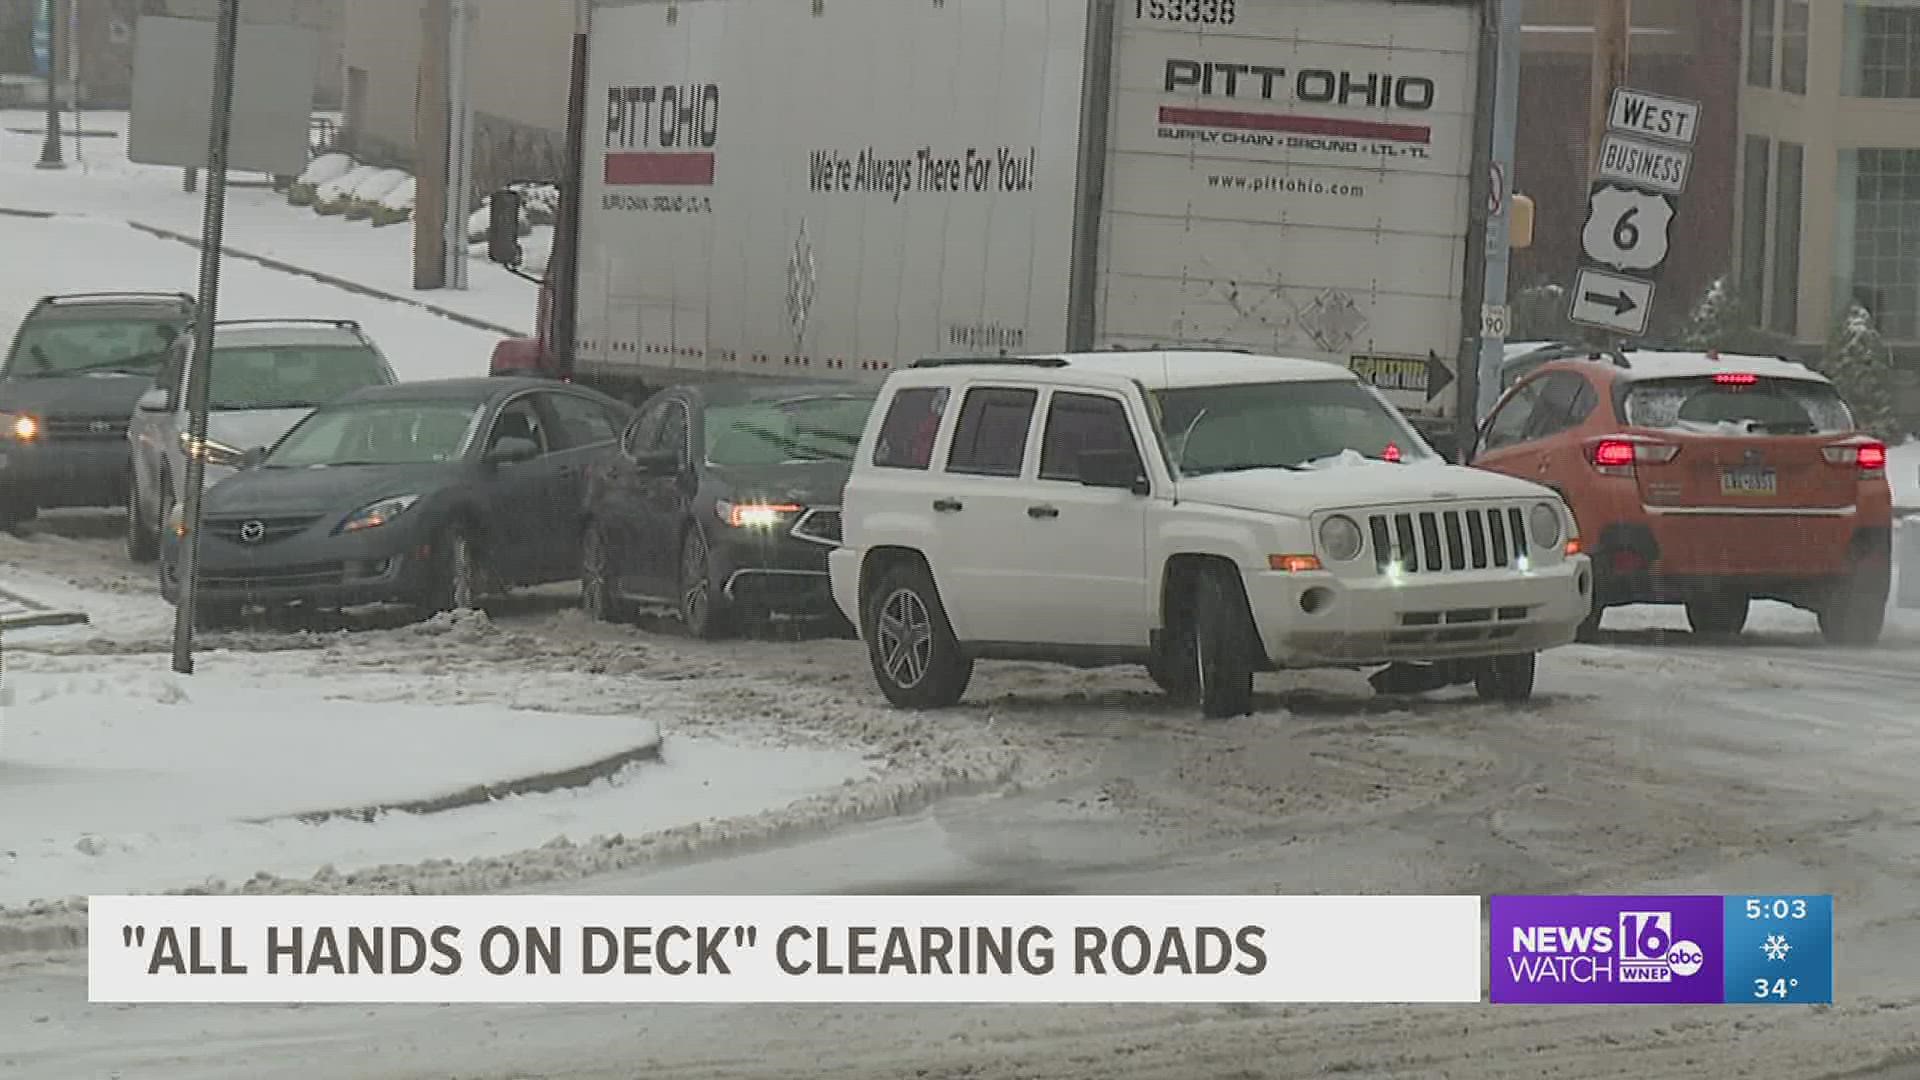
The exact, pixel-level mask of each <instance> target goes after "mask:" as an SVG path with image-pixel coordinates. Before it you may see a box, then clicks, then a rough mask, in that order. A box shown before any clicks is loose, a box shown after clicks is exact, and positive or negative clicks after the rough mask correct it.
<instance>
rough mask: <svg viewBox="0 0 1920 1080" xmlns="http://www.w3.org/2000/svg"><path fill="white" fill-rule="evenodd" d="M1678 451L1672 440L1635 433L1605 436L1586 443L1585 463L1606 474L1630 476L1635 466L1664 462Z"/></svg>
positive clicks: (1669, 459)
mask: <svg viewBox="0 0 1920 1080" xmlns="http://www.w3.org/2000/svg"><path fill="white" fill-rule="evenodd" d="M1679 453H1680V448H1679V447H1678V446H1675V445H1674V444H1673V443H1663V442H1659V441H1656V440H1654V439H1646V438H1641V437H1640V436H1638V435H1608V436H1605V437H1604V438H1599V439H1595V440H1593V441H1592V442H1590V443H1588V444H1587V463H1588V464H1589V465H1592V466H1593V470H1594V471H1595V472H1597V473H1602V474H1604V475H1607V476H1632V475H1633V467H1634V466H1635V465H1665V464H1666V463H1667V462H1669V461H1672V460H1673V459H1674V457H1675V456H1677V455H1678V454H1679Z"/></svg>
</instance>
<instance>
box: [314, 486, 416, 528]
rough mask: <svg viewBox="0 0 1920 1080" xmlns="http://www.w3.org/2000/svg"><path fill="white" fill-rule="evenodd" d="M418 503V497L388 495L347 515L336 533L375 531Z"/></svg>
mask: <svg viewBox="0 0 1920 1080" xmlns="http://www.w3.org/2000/svg"><path fill="white" fill-rule="evenodd" d="M419 501H420V496H418V495H389V496H388V497H386V498H384V499H378V500H375V501H374V502H370V503H368V504H367V505H365V506H363V507H361V508H360V509H358V510H355V511H354V512H353V513H351V514H348V515H347V516H346V517H345V518H343V519H342V520H341V522H340V526H339V528H336V529H335V530H333V531H334V532H336V533H350V532H360V531H361V530H363V529H377V528H379V527H380V526H382V525H385V524H386V523H387V522H389V521H392V520H393V519H394V518H397V517H399V516H400V515H401V514H404V513H406V512H407V511H408V509H410V508H411V507H412V506H413V504H414V503H417V502H419Z"/></svg>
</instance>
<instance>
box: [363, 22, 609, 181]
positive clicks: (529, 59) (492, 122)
mask: <svg viewBox="0 0 1920 1080" xmlns="http://www.w3.org/2000/svg"><path fill="white" fill-rule="evenodd" d="M468 3H469V7H470V9H471V10H472V11H473V17H472V20H473V21H472V24H471V35H472V36H471V38H470V45H471V51H470V52H469V53H468V54H467V55H468V58H469V59H468V69H467V70H468V71H470V72H472V76H471V79H470V85H471V86H472V100H473V112H474V183H475V185H476V186H477V187H478V189H479V190H482V191H485V190H488V189H490V188H493V187H497V186H500V185H503V184H508V183H513V182H516V181H521V180H532V181H547V182H551V181H555V180H558V179H560V178H561V176H562V175H563V173H564V168H565V166H564V163H565V160H566V117H567V82H568V79H567V76H568V71H567V67H568V64H569V62H570V60H571V57H572V41H573V4H572V2H571V0H468ZM425 39H426V2H425V0H346V49H345V61H344V63H345V74H344V77H345V82H346V102H347V103H346V109H345V112H346V117H345V133H346V138H347V140H348V141H347V144H346V146H345V148H346V149H349V150H350V151H351V152H352V153H354V154H355V155H356V156H358V157H359V158H360V159H361V160H364V161H370V162H374V163H377V164H383V165H393V166H396V167H401V168H406V167H410V166H411V165H412V159H413V156H414V106H415V104H416V102H417V101H418V96H417V95H418V93H419V83H420V53H421V45H422V43H423V41H425Z"/></svg>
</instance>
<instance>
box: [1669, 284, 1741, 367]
mask: <svg viewBox="0 0 1920 1080" xmlns="http://www.w3.org/2000/svg"><path fill="white" fill-rule="evenodd" d="M1751 325H1752V323H1751V320H1749V319H1748V318H1747V306H1746V303H1745V301H1744V300H1742V299H1741V297H1740V293H1739V290H1738V289H1736V288H1735V287H1734V284H1733V279H1732V275H1730V274H1722V275H1720V276H1719V277H1717V278H1715V279H1713V284H1711V285H1709V286H1707V291H1706V292H1705V293H1704V294H1703V295H1702V296H1701V297H1700V301H1699V303H1697V304H1695V305H1694V306H1693V311H1692V313H1691V314H1690V315H1689V316H1688V317H1687V325H1686V327H1685V329H1683V330H1682V331H1681V332H1680V343H1681V344H1682V345H1685V346H1687V347H1688V348H1691V349H1725V348H1729V347H1731V346H1732V344H1733V343H1734V342H1735V341H1736V340H1738V339H1739V338H1740V337H1742V336H1743V334H1744V332H1745V331H1746V330H1747V329H1748V328H1749V327H1750V326H1751Z"/></svg>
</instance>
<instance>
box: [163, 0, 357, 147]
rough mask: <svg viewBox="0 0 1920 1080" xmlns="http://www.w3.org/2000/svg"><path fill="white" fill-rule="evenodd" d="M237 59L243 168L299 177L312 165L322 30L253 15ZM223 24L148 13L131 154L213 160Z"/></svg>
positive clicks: (236, 132)
mask: <svg viewBox="0 0 1920 1080" xmlns="http://www.w3.org/2000/svg"><path fill="white" fill-rule="evenodd" d="M239 34H240V37H239V43H238V46H237V49H236V52H235V60H234V64H235V66H234V98H235V100H237V101H241V102H244V103H245V104H244V105H243V107H241V108H238V109H235V110H234V113H233V132H232V136H233V147H232V150H231V151H230V155H231V156H230V157H229V159H228V163H227V167H228V168H229V169H232V170H234V171H236V172H262V173H272V174H275V175H284V176H298V175H299V174H300V173H301V172H302V171H304V170H305V169H306V167H307V160H308V145H307V140H308V128H309V126H310V121H311V120H312V118H313V80H312V79H296V78H292V77H290V76H289V75H288V72H299V71H312V70H313V66H314V64H316V63H318V57H319V55H320V39H319V34H317V33H316V32H314V31H313V30H310V29H307V28H306V27H303V26H288V25H271V24H251V23H250V24H248V25H243V26H241V27H240V29H239ZM213 59H214V24H213V23H210V22H206V21H203V20H200V19H180V18H172V17H168V16H162V15H142V16H140V23H139V27H138V30H137V32H136V34H135V37H134V47H133V109H132V112H131V115H130V116H129V117H128V121H127V157H128V159H130V160H132V161H135V162H138V163H140V164H143V165H172V166H176V167H178V168H182V169H204V168H207V150H208V136H209V134H210V128H211V124H212V121H211V116H212V113H213V108H212V102H213V90H214V87H213Z"/></svg>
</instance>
